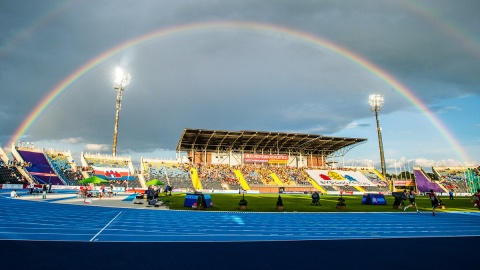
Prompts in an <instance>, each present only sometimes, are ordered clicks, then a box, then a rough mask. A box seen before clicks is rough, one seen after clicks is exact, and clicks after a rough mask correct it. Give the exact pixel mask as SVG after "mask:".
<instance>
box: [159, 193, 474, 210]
mask: <svg viewBox="0 0 480 270" xmlns="http://www.w3.org/2000/svg"><path fill="white" fill-rule="evenodd" d="M210 195H211V198H212V203H213V207H209V208H206V209H204V210H201V211H247V212H403V206H402V207H401V208H400V209H398V208H397V209H394V207H393V202H394V201H395V199H394V197H393V196H391V195H385V199H386V201H387V204H386V205H365V204H362V197H363V196H362V195H344V196H342V197H343V198H344V199H345V204H346V209H342V210H340V209H337V207H336V206H337V203H338V199H339V198H340V195H322V196H321V198H320V205H312V204H311V203H312V198H311V197H310V194H282V195H281V197H282V201H283V206H284V209H283V210H282V211H280V210H277V208H276V203H277V199H278V196H279V194H246V195H245V200H246V201H247V202H248V204H247V210H239V204H238V203H239V201H240V200H241V199H242V195H239V194H215V193H213V194H210ZM159 199H160V200H162V201H163V202H165V204H166V205H168V206H169V207H170V209H174V210H191V209H192V208H189V207H184V206H183V203H184V200H185V194H184V193H172V196H165V195H162V196H160V197H159ZM440 199H441V200H442V201H443V204H444V206H445V209H437V210H438V211H440V212H441V211H445V212H449V211H462V212H474V211H479V210H478V209H477V208H476V207H474V206H473V203H472V202H471V197H455V198H454V199H453V200H449V198H448V196H440ZM416 202H417V205H418V210H419V211H421V212H425V211H431V210H432V207H431V203H430V200H429V198H428V197H426V196H418V197H417V198H416ZM403 203H405V204H406V205H408V204H409V202H408V200H407V201H404V202H403ZM415 211H416V210H415V207H410V208H408V209H407V210H406V212H415Z"/></svg>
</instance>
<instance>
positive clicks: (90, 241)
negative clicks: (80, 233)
mask: <svg viewBox="0 0 480 270" xmlns="http://www.w3.org/2000/svg"><path fill="white" fill-rule="evenodd" d="M121 213H122V211H120V213H118V215H116V216H115V217H114V218H113V219H112V220H110V222H108V223H107V225H105V227H103V228H102V229H101V230H100V231H99V232H98V233H97V234H95V236H94V237H92V239H90V241H89V242H92V241H93V239H95V238H96V237H97V236H98V235H99V234H101V233H102V232H103V230H105V229H106V228H107V227H108V225H110V224H111V223H112V222H113V221H114V220H115V219H116V218H117V217H118V216H119V215H120V214H121Z"/></svg>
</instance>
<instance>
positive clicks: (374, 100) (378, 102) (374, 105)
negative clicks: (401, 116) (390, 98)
mask: <svg viewBox="0 0 480 270" xmlns="http://www.w3.org/2000/svg"><path fill="white" fill-rule="evenodd" d="M369 103H370V111H372V112H375V119H376V120H377V134H378V146H379V148H380V163H381V166H382V175H383V177H384V178H385V179H387V171H386V168H385V156H384V154H383V141H382V128H381V127H380V121H378V112H379V111H381V110H382V108H383V96H382V95H370V97H369ZM390 191H393V185H390Z"/></svg>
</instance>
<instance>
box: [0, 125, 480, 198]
mask: <svg viewBox="0 0 480 270" xmlns="http://www.w3.org/2000/svg"><path fill="white" fill-rule="evenodd" d="M365 141H366V139H358V138H337V137H326V136H321V135H312V134H292V133H279V132H261V131H222V130H200V129H185V130H184V131H183V133H182V135H181V137H180V139H179V142H178V145H177V149H176V150H177V153H179V154H178V158H177V159H176V160H161V159H156V158H142V159H141V160H140V167H139V169H138V171H136V170H135V168H134V166H133V163H132V160H131V158H130V157H118V156H111V155H101V154H90V153H81V158H80V162H81V166H77V165H76V164H75V162H74V159H73V157H72V155H71V153H70V152H69V151H57V150H53V149H39V148H34V147H33V144H31V145H30V146H26V145H18V146H14V145H12V156H13V157H14V160H13V161H10V160H9V159H8V157H7V155H6V154H5V153H4V152H3V150H2V151H0V160H1V161H0V164H1V165H2V166H1V167H2V168H1V170H0V184H1V183H16V184H21V183H24V184H28V183H37V184H44V183H47V184H48V183H51V184H53V185H70V186H78V185H79V183H78V181H79V180H81V179H83V178H86V177H90V176H92V175H95V176H98V177H101V178H103V179H106V180H109V181H111V182H112V183H114V184H115V185H117V186H125V187H127V188H128V187H130V188H132V187H133V188H146V185H145V183H146V182H147V181H149V180H152V179H158V180H160V181H162V182H164V183H165V185H169V186H171V187H173V188H174V190H177V191H182V192H190V191H194V190H200V191H205V192H210V191H211V192H214V191H215V192H227V193H228V192H230V193H232V192H238V191H239V190H240V189H243V190H251V191H255V192H261V193H262V192H266V193H277V192H304V193H305V192H307V193H308V192H313V191H320V192H322V193H334V194H335V193H337V194H341V193H347V194H348V193H350V194H352V193H364V192H379V193H386V192H389V186H388V182H387V181H386V179H384V178H383V176H382V175H381V173H380V172H379V171H378V170H376V169H375V168H373V167H372V168H357V167H342V168H337V167H335V165H336V164H337V163H336V162H335V161H334V159H335V158H338V157H342V158H343V157H344V156H345V154H346V153H347V152H348V151H349V150H350V149H352V148H353V147H356V146H358V145H360V144H362V143H364V142H365ZM180 153H186V155H185V156H183V157H182V156H181V155H180ZM13 163H15V164H13ZM432 171H433V172H434V175H435V177H436V178H438V179H440V181H433V180H431V179H430V178H429V177H428V175H427V174H426V173H425V172H424V171H423V170H422V168H420V167H417V168H415V169H414V175H415V177H414V178H413V179H394V182H393V183H394V187H395V189H397V190H399V189H401V190H403V189H407V188H409V187H416V188H417V190H419V191H420V192H422V193H423V192H428V191H429V190H430V189H433V190H435V191H436V192H448V190H450V189H454V191H455V192H456V193H469V192H472V190H476V189H477V188H478V187H479V184H478V183H479V180H478V178H479V176H478V174H479V173H478V172H479V168H461V167H458V168H441V167H434V168H432Z"/></svg>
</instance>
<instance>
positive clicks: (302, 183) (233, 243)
mask: <svg viewBox="0 0 480 270" xmlns="http://www.w3.org/2000/svg"><path fill="white" fill-rule="evenodd" d="M365 140H366V139H362V138H339V137H328V136H322V135H312V134H290V133H280V132H262V131H223V130H200V129H185V130H184V131H183V133H182V134H181V135H180V138H179V142H178V145H177V149H176V150H177V159H175V160H165V159H157V158H154V157H153V158H152V157H150V158H142V159H141V160H140V162H139V165H138V166H136V165H135V161H132V160H131V158H129V157H119V156H114V155H104V154H99V153H93V154H92V153H82V154H81V158H80V162H79V163H77V162H76V161H75V159H74V158H73V157H72V153H71V152H69V151H58V150H54V149H52V148H42V147H38V146H33V144H30V143H26V142H18V144H17V145H12V146H11V156H12V158H9V157H8V155H7V154H6V153H5V152H3V150H1V152H0V153H1V159H2V162H1V166H0V169H1V171H0V183H1V187H2V189H0V190H1V191H2V197H1V198H0V199H1V200H2V214H1V216H2V220H3V224H4V225H3V230H2V232H1V233H2V241H1V242H2V243H3V245H4V250H5V249H7V250H11V252H8V255H9V256H10V257H12V258H17V257H18V255H17V254H16V253H15V252H14V251H15V250H18V249H25V246H26V244H25V243H26V242H28V244H27V245H28V246H29V248H28V250H29V252H28V253H29V254H34V255H33V257H34V258H35V259H41V258H43V257H51V253H52V252H55V254H56V255H54V258H53V259H52V261H53V262H54V263H55V264H56V265H61V266H64V267H68V268H71V269H73V268H76V267H73V268H72V265H71V263H70V260H72V259H75V258H77V257H78V254H77V253H76V252H63V253H62V255H61V256H59V255H58V253H59V252H61V251H62V250H82V249H88V250H90V251H91V252H94V253H97V254H102V256H103V257H115V258H116V259H115V262H113V263H112V262H108V263H105V264H103V263H100V264H99V265H102V266H105V267H107V266H108V267H112V266H116V267H124V266H125V263H126V262H127V261H131V260H132V259H133V260H140V261H141V262H143V261H146V262H148V263H149V264H153V263H158V264H160V265H162V266H164V267H178V264H179V262H177V261H166V262H163V261H162V260H160V259H157V258H156V257H154V259H152V258H149V259H146V258H145V256H146V255H145V254H150V252H149V251H151V250H159V252H160V254H162V257H163V256H168V257H174V256H178V255H179V254H183V253H186V254H188V255H185V256H186V257H187V258H185V259H182V261H183V260H185V261H186V262H188V264H189V265H190V266H191V267H192V268H194V269H204V268H205V265H209V266H210V267H212V268H219V267H223V266H224V265H231V267H230V268H233V269H239V268H243V267H241V266H240V265H237V264H235V263H234V262H233V261H235V259H234V258H236V257H237V256H241V257H243V258H244V260H246V261H248V262H251V263H254V264H255V267H254V268H255V269H259V268H264V267H272V266H275V267H280V268H285V267H295V265H297V264H299V263H300V262H301V265H307V266H314V265H317V264H318V260H317V259H313V258H317V256H319V253H321V254H322V256H323V257H322V258H323V259H321V263H322V264H323V265H324V266H326V267H336V266H337V267H338V266H339V265H341V266H347V265H350V264H349V263H339V262H338V259H335V260H332V259H326V258H328V257H332V258H338V256H339V254H338V250H346V252H347V253H348V254H349V255H348V256H349V257H350V258H353V259H356V260H362V259H363V258H364V256H368V254H384V255H385V254H390V252H386V250H391V249H392V248H393V247H395V246H402V245H406V246H410V245H415V246H416V247H419V248H425V249H428V246H429V245H433V244H434V245H436V246H437V247H442V248H445V249H448V248H450V247H451V246H460V245H461V246H462V247H463V248H462V249H458V250H459V251H458V253H461V254H462V256H463V255H465V254H469V253H471V254H472V255H473V253H474V250H476V248H475V246H476V245H475V244H473V243H474V241H473V240H474V239H478V235H479V233H480V226H479V223H478V217H479V215H478V214H479V213H478V212H472V211H475V210H472V207H470V208H469V209H467V208H465V209H457V210H453V212H452V213H453V214H451V213H448V212H445V213H442V215H438V218H439V219H441V222H440V224H435V223H432V220H431V218H432V217H431V215H430V214H429V212H428V209H427V211H426V212H423V211H422V212H423V213H420V214H419V215H418V216H417V220H415V221H412V220H411V218H412V215H415V214H413V213H405V212H404V211H402V210H401V209H402V208H403V205H401V206H400V207H398V205H397V206H396V205H395V203H393V206H394V207H393V208H394V209H391V208H390V209H389V212H382V211H383V210H380V212H379V211H374V212H373V213H372V212H369V211H367V212H363V211H366V210H356V211H354V212H349V211H348V209H355V208H356V207H360V208H358V209H366V208H362V207H365V206H364V205H363V202H362V203H360V201H358V202H357V203H356V204H357V205H360V206H352V202H351V201H352V200H351V199H350V200H349V207H350V208H347V211H345V210H342V209H343V208H339V207H338V204H337V207H336V208H334V207H333V206H332V207H331V208H330V207H329V206H328V204H327V203H328V200H329V199H328V198H329V197H328V196H334V197H335V199H336V197H338V196H340V197H343V196H344V197H347V198H348V196H352V198H353V197H354V196H356V197H357V198H361V196H359V195H363V197H364V198H365V197H368V196H366V195H368V194H370V195H371V196H372V198H373V200H374V201H375V202H377V198H378V199H379V200H380V198H383V199H384V201H385V204H388V205H391V204H392V201H393V199H392V198H393V197H392V196H391V195H392V194H394V193H395V192H399V191H402V190H404V189H409V188H411V187H413V188H414V189H415V190H417V191H418V192H419V193H420V194H426V193H428V192H429V191H430V190H434V191H435V192H436V193H445V194H448V192H449V191H450V190H454V192H455V196H458V197H457V198H459V197H462V196H463V197H465V198H467V199H468V198H469V196H471V194H472V193H474V190H475V189H476V188H478V183H479V181H478V169H479V168H462V167H458V168H441V167H434V168H431V169H432V172H433V174H427V173H426V172H425V171H424V170H423V169H422V168H420V167H416V168H414V171H413V173H409V172H404V173H403V177H402V175H401V174H400V175H398V176H397V175H394V176H392V175H390V176H389V177H385V176H384V175H383V174H382V173H381V172H380V171H379V170H377V169H376V168H367V167H344V166H340V165H339V164H340V161H338V160H339V159H340V158H343V157H344V156H345V155H346V154H347V153H348V151H349V150H351V149H352V148H354V147H356V146H358V145H361V144H362V143H364V142H365ZM93 177H97V178H98V179H101V180H102V181H103V182H104V184H100V185H95V184H83V183H82V180H86V179H91V178H93ZM151 181H159V182H160V184H157V185H158V186H156V187H154V189H155V190H156V191H157V192H158V193H163V192H166V191H169V190H168V187H170V188H171V189H170V194H171V193H172V192H173V194H174V196H172V197H170V198H171V199H170V200H172V201H173V198H174V197H177V198H178V197H180V198H181V199H182V200H183V198H184V199H185V201H184V204H183V205H181V203H182V202H181V201H178V200H177V203H178V204H177V205H174V204H172V203H170V204H169V203H167V202H168V201H169V197H168V196H167V193H165V195H164V196H157V197H155V199H156V200H155V201H156V202H155V203H154V204H153V205H152V204H150V203H149V201H150V199H153V198H148V195H147V194H148V191H149V190H150V189H151V188H152V186H151V184H149V183H152V182H151ZM157 183H158V182H157ZM102 185H106V186H108V185H110V186H111V190H110V192H111V193H113V194H115V196H112V197H111V194H110V192H109V193H108V195H107V194H106V193H105V194H104V195H103V198H102V195H101V194H102V193H103V192H104V191H102V189H104V188H105V187H104V186H102ZM149 186H150V187H149ZM43 187H48V188H49V190H48V192H47V193H46V194H47V195H46V198H45V199H41V198H40V193H41V192H42V191H41V190H42V188H43ZM87 187H88V190H87ZM12 190H15V191H17V193H18V194H19V195H20V198H18V199H9V198H8V194H10V192H11V191H12ZM37 192H38V195H37V194H36V193H37ZM82 192H85V193H82ZM314 192H319V193H320V194H322V197H323V198H322V200H321V201H320V202H321V203H323V205H322V204H318V205H319V206H315V205H314V206H312V204H313V202H312V204H311V203H310V201H309V198H310V194H312V193H314ZM158 193H157V194H158ZM87 194H88V195H87ZM229 194H230V195H229ZM239 194H242V196H245V194H247V197H248V196H255V195H258V196H262V194H264V196H267V195H268V194H270V195H271V194H274V196H276V195H279V197H280V196H283V198H284V201H287V200H297V201H298V200H299V199H298V198H301V199H303V200H304V204H305V205H306V206H305V207H310V209H314V210H307V212H304V213H299V212H297V210H298V209H295V208H292V207H290V209H288V206H287V207H286V209H287V210H285V211H283V205H282V208H281V210H276V211H275V210H273V209H272V210H271V211H268V210H267V211H266V212H265V211H262V210H260V208H259V207H257V211H260V212H257V211H256V210H255V207H252V206H251V205H252V204H253V203H252V202H251V203H250V205H249V209H248V210H242V208H241V206H240V204H239V206H238V208H237V207H236V206H235V208H233V209H228V212H225V209H223V211H217V210H218V209H216V208H218V207H217V206H216V203H217V202H216V200H217V201H218V200H219V199H218V198H220V197H218V196H222V195H223V196H236V198H238V196H240V195H239ZM376 195H379V196H380V197H377V196H376ZM192 196H193V197H192ZM215 196H217V197H215ZM289 196H290V197H289ZM291 196H293V197H291ZM147 198H148V200H147ZM199 198H201V199H199ZM292 198H294V199H292ZM305 198H307V199H306V201H305ZM325 198H327V199H325ZM162 200H163V201H162ZM249 200H250V199H249ZM260 200H261V201H266V200H268V199H267V197H265V198H263V199H260ZM212 201H213V203H212ZM157 202H159V203H157ZM387 202H388V203H387ZM196 203H198V205H197V204H196ZM257 204H258V202H257ZM286 204H287V203H286ZM200 205H203V206H202V207H199V206H200ZM219 205H220V204H219ZM277 206H278V204H277ZM327 207H329V209H328V210H327V209H325V208H327ZM447 207H448V205H447ZM245 209H246V207H245ZM277 209H279V208H277ZM384 209H385V208H384ZM32 210H33V213H32ZM145 210H163V211H145ZM199 210H203V211H199ZM300 211H301V212H303V211H302V210H300ZM332 211H333V212H332ZM392 211H393V212H392ZM394 212H398V213H394ZM322 213H323V214H322ZM465 213H467V214H465ZM85 217H87V218H86V219H85ZM92 217H93V219H92ZM345 219H348V222H346V221H345ZM25 222H26V223H25ZM405 222H408V223H409V225H408V228H404V227H402V226H401V225H400V224H402V223H405ZM437 222H438V221H437ZM23 223H25V224H29V225H25V226H22V227H18V225H19V224H23ZM379 223H381V225H380V228H376V227H378V224H379ZM425 223H427V224H429V225H427V226H432V227H433V228H435V229H426V228H425V226H424V225H423V224H425ZM412 225H413V226H417V227H418V229H412V227H411V226H412ZM311 226H313V228H312V227H311ZM32 233H33V235H32ZM452 236H454V237H452ZM325 240H334V241H325ZM160 246H161V248H159V247H160ZM195 246H197V247H195ZM320 246H321V247H320ZM345 246H347V248H345ZM365 246H375V247H376V248H375V249H374V250H375V251H372V252H373V253H368V252H359V251H360V250H362V249H363V247H365ZM238 249H245V250H251V251H248V255H246V254H243V253H240V254H237V252H238ZM295 250H297V251H299V252H300V253H297V252H295ZM380 250H385V251H383V252H382V251H380ZM395 250H396V249H395ZM285 251H287V253H289V254H291V256H292V258H289V259H288V260H284V259H280V258H277V256H278V254H279V253H284V252H285ZM192 252H193V253H199V255H198V256H191V254H192ZM452 252H453V251H452ZM453 253H455V252H453ZM119 254H128V255H129V256H131V258H130V259H129V260H126V259H121V258H118V256H119ZM398 254H403V253H402V252H401V251H395V252H393V254H392V256H394V258H395V256H398ZM325 256H326V257H325ZM401 256H402V255H401ZM410 256H411V255H410ZM454 256H455V255H454ZM457 256H460V255H457ZM394 258H392V257H390V256H382V257H381V258H377V259H375V260H374V262H375V263H379V264H385V263H391V262H392V261H394V260H395V259H394ZM414 258H415V259H417V260H421V259H422V258H423V257H422V255H418V256H414ZM272 260H273V261H275V262H272ZM427 264H428V262H425V261H424V262H423V263H421V265H427ZM142 267H144V265H143V264H142ZM78 268H82V267H81V265H79V267H78ZM82 269H83V268H82Z"/></svg>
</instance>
